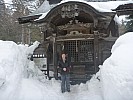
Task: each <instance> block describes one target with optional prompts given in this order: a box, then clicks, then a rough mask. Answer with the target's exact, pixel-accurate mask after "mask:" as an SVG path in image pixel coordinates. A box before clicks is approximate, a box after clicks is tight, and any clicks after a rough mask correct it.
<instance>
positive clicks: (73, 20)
mask: <svg viewBox="0 0 133 100" xmlns="http://www.w3.org/2000/svg"><path fill="white" fill-rule="evenodd" d="M40 16H42V14H38V15H31V16H26V17H21V18H19V19H18V20H19V23H20V24H24V23H28V22H29V23H33V24H39V25H40V26H41V27H42V29H43V33H44V41H43V44H42V45H43V46H40V47H43V49H44V54H45V55H46V57H47V61H48V66H49V69H51V70H52V68H53V70H54V77H55V78H57V77H58V74H57V73H58V72H57V62H58V60H59V57H60V54H61V52H62V51H65V52H67V54H68V57H69V59H70V61H71V64H72V69H71V79H72V80H74V79H75V80H80V79H81V80H82V79H83V80H87V79H89V78H90V76H91V75H92V74H95V73H96V72H97V71H98V69H99V68H98V66H99V65H100V64H102V63H103V62H104V60H105V59H106V58H108V57H109V56H110V54H111V47H112V45H113V44H114V42H115V40H116V39H117V38H118V37H119V32H118V25H117V23H116V22H115V21H114V16H115V13H114V12H100V11H98V10H96V9H95V8H94V7H92V6H91V5H89V4H86V3H84V2H76V1H69V2H65V3H62V4H59V5H57V6H55V7H54V8H52V9H51V10H50V11H49V12H48V13H47V14H46V16H45V17H43V18H40ZM38 49H39V48H38ZM38 53H39V52H38Z"/></svg>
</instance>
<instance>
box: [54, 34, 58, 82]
mask: <svg viewBox="0 0 133 100" xmlns="http://www.w3.org/2000/svg"><path fill="white" fill-rule="evenodd" d="M53 67H54V77H55V79H58V73H57V45H56V34H54V35H53Z"/></svg>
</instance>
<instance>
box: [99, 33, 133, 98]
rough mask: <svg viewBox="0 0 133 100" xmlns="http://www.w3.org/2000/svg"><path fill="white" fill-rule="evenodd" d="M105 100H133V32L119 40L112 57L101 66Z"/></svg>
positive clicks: (113, 48) (113, 49)
mask: <svg viewBox="0 0 133 100" xmlns="http://www.w3.org/2000/svg"><path fill="white" fill-rule="evenodd" d="M100 73H101V79H102V85H103V96H104V100H132V98H133V32H130V33H126V34H125V35H123V36H121V37H120V38H118V40H117V41H116V43H115V44H114V45H113V47H112V55H111V56H110V57H109V58H108V59H107V60H105V62H104V63H103V65H102V66H100Z"/></svg>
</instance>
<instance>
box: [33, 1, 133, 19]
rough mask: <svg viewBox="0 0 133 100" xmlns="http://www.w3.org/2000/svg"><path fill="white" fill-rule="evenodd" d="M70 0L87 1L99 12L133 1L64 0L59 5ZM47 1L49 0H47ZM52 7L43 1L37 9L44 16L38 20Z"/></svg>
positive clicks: (109, 10) (110, 10) (108, 10)
mask: <svg viewBox="0 0 133 100" xmlns="http://www.w3.org/2000/svg"><path fill="white" fill-rule="evenodd" d="M70 1H75V2H82V3H86V4H88V5H90V6H92V7H93V8H95V9H96V10H97V11H99V12H113V11H112V9H115V8H117V7H118V6H119V5H122V4H128V3H133V1H108V2H87V1H84V0H63V1H61V2H60V3H58V4H57V5H60V4H63V3H66V2H70ZM45 2H47V1H45ZM57 5H54V7H56V6H57ZM51 7H53V6H51ZM42 8H47V10H45V11H44V10H43V9H42ZM50 9H52V8H50V6H49V5H48V2H47V3H43V4H42V6H41V7H40V8H39V9H38V10H37V12H38V14H39V13H40V14H42V16H41V17H39V19H37V20H40V19H43V18H44V17H45V16H46V15H47V14H48V12H49V11H50ZM33 14H34V13H33ZM36 14H37V13H36Z"/></svg>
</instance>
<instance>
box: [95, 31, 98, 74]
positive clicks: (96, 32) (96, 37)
mask: <svg viewBox="0 0 133 100" xmlns="http://www.w3.org/2000/svg"><path fill="white" fill-rule="evenodd" d="M98 62H99V44H98V31H94V68H95V73H96V72H97V71H98Z"/></svg>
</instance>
